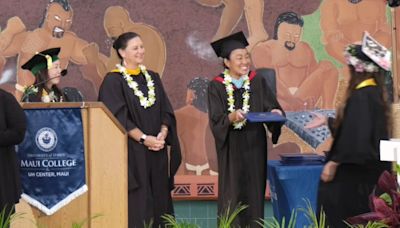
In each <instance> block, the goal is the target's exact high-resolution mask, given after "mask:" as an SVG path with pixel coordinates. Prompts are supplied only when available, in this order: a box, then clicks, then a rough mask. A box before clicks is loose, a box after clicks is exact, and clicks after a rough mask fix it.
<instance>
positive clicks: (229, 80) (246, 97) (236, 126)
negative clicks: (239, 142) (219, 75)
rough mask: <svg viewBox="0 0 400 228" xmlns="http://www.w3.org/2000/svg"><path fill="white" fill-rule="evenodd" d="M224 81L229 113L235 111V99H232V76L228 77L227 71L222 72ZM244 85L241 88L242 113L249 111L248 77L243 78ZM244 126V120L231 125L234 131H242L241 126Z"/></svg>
mask: <svg viewBox="0 0 400 228" xmlns="http://www.w3.org/2000/svg"><path fill="white" fill-rule="evenodd" d="M223 74H224V81H223V84H224V85H225V90H226V93H227V94H228V111H229V112H230V113H232V112H234V111H235V99H234V98H233V85H232V76H230V75H229V71H228V70H227V69H226V70H225V71H224V73H223ZM243 77H244V83H243V88H244V92H243V94H242V98H243V107H242V110H243V112H244V113H248V112H249V111H250V104H249V100H250V79H249V76H248V75H245V76H243ZM244 125H246V119H244V120H242V121H240V122H235V123H233V128H234V129H242V128H243V126H244Z"/></svg>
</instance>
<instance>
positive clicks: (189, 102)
mask: <svg viewBox="0 0 400 228" xmlns="http://www.w3.org/2000/svg"><path fill="white" fill-rule="evenodd" d="M208 83H209V80H208V79H206V78H200V77H196V78H194V79H192V80H191V81H190V82H189V84H188V86H187V95H186V105H185V106H184V107H182V108H180V109H178V110H176V111H175V117H176V121H177V123H178V126H177V130H178V137H179V142H180V144H181V152H182V164H181V167H180V170H179V172H178V174H186V175H187V174H189V175H208V174H210V175H214V174H216V171H217V169H218V168H217V161H216V160H217V158H216V157H217V154H216V151H215V142H214V138H213V137H212V134H211V129H210V127H209V125H208V114H207V113H208V109H207V88H208Z"/></svg>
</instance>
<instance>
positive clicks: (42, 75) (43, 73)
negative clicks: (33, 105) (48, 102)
mask: <svg viewBox="0 0 400 228" xmlns="http://www.w3.org/2000/svg"><path fill="white" fill-rule="evenodd" d="M47 79H49V71H48V70H47V69H43V70H40V71H39V72H38V73H36V74H35V82H34V83H33V84H37V83H40V82H44V81H46V80H47ZM37 87H38V93H37V95H36V96H38V97H42V95H43V90H44V89H45V87H46V83H41V84H39V85H38V86H37ZM51 89H52V90H53V91H54V93H55V95H56V96H57V97H60V96H61V90H60V89H59V88H58V87H57V85H53V86H52V88H51Z"/></svg>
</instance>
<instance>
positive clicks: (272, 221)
mask: <svg viewBox="0 0 400 228" xmlns="http://www.w3.org/2000/svg"><path fill="white" fill-rule="evenodd" d="M296 219H297V211H296V210H292V213H291V215H290V219H289V223H288V225H287V226H286V219H285V217H283V218H282V221H281V222H279V221H278V220H277V219H276V218H274V217H273V218H267V219H260V221H257V223H258V224H259V225H260V226H262V227H268V228H295V227H296Z"/></svg>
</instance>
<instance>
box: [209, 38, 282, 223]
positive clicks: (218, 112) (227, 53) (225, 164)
mask: <svg viewBox="0 0 400 228" xmlns="http://www.w3.org/2000/svg"><path fill="white" fill-rule="evenodd" d="M247 45H248V43H247V41H246V38H245V37H244V35H243V33H241V32H239V33H236V34H233V35H231V36H229V37H226V38H223V39H221V40H218V41H215V42H213V43H212V46H213V48H214V50H215V52H216V54H217V55H218V56H219V57H222V58H223V59H224V65H225V71H224V73H222V74H220V75H219V76H217V77H215V78H214V80H213V81H211V82H210V84H209V87H208V110H209V118H210V127H211V130H212V132H213V135H214V138H215V144H216V150H217V157H218V170H219V176H218V215H219V216H221V215H223V214H225V213H226V211H227V210H228V208H230V211H231V212H232V211H233V210H234V208H235V207H237V206H238V204H239V203H241V204H242V205H247V206H248V208H247V209H245V210H244V211H242V212H241V213H240V214H239V216H238V218H237V219H235V225H236V226H239V227H248V226H250V227H257V226H258V225H257V223H256V221H259V220H260V218H264V202H265V201H264V200H265V187H266V181H267V180H266V177H267V136H266V129H265V127H264V124H262V123H249V122H247V121H246V119H245V113H246V112H270V111H271V112H275V113H279V114H281V115H282V114H283V110H282V109H281V107H280V105H279V103H278V102H277V100H276V98H275V96H274V95H273V93H272V91H271V90H270V89H269V88H268V87H267V86H266V85H267V83H265V81H264V80H265V79H264V78H263V77H259V76H257V75H256V73H255V72H254V71H250V57H249V53H248V51H247V50H246V46H247ZM229 91H230V92H229ZM229 94H231V96H232V97H231V98H229V97H230V95H229ZM247 95H249V99H246V98H245V97H247ZM228 98H229V99H228ZM232 99H233V100H232ZM267 126H268V129H269V130H270V131H271V132H272V138H273V142H274V143H276V142H277V140H278V137H279V135H280V132H281V126H282V124H281V123H269V124H267Z"/></svg>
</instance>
